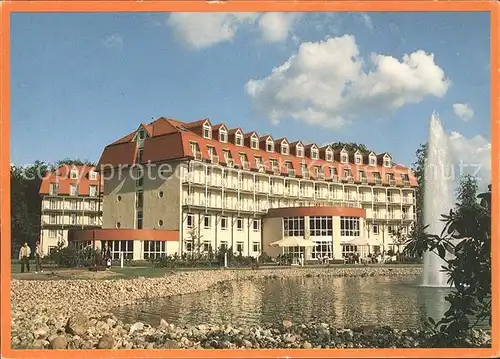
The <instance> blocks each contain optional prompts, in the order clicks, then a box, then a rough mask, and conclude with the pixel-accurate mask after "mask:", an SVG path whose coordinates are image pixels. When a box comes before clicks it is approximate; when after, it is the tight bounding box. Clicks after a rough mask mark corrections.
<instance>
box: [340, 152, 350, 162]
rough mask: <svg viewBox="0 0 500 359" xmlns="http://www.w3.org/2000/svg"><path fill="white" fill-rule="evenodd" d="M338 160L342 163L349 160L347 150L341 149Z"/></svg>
mask: <svg viewBox="0 0 500 359" xmlns="http://www.w3.org/2000/svg"><path fill="white" fill-rule="evenodd" d="M340 162H342V163H347V162H349V155H348V154H347V151H345V150H342V152H340Z"/></svg>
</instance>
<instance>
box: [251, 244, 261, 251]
mask: <svg viewBox="0 0 500 359" xmlns="http://www.w3.org/2000/svg"><path fill="white" fill-rule="evenodd" d="M253 251H254V252H258V253H259V252H260V243H259V242H253Z"/></svg>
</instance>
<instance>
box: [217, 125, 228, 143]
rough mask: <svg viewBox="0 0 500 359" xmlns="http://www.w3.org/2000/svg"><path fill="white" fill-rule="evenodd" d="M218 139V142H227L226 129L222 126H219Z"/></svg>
mask: <svg viewBox="0 0 500 359" xmlns="http://www.w3.org/2000/svg"><path fill="white" fill-rule="evenodd" d="M219 141H220V142H224V143H226V142H227V131H226V129H225V128H224V127H221V128H220V130H219Z"/></svg>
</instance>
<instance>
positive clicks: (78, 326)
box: [65, 313, 88, 335]
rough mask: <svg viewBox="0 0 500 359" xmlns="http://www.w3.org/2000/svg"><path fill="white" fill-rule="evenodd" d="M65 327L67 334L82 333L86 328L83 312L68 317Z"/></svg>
mask: <svg viewBox="0 0 500 359" xmlns="http://www.w3.org/2000/svg"><path fill="white" fill-rule="evenodd" d="M65 329H66V332H67V333H69V334H75V335H82V334H84V333H85V332H86V331H87V329H88V321H87V318H86V317H85V316H84V315H83V314H80V313H79V314H76V315H74V316H72V317H70V318H69V319H68V321H67V323H66V328H65Z"/></svg>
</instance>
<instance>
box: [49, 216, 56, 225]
mask: <svg viewBox="0 0 500 359" xmlns="http://www.w3.org/2000/svg"><path fill="white" fill-rule="evenodd" d="M56 222H57V217H56V215H55V214H51V215H50V224H56Z"/></svg>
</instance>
